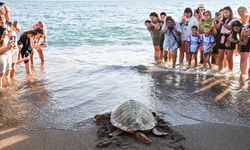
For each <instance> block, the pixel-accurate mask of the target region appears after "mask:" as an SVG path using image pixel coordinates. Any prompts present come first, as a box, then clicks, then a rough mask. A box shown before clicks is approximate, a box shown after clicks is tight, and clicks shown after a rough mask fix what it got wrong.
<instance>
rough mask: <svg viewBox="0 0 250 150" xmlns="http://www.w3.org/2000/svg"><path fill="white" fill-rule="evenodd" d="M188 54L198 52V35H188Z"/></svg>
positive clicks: (199, 40) (199, 41) (199, 39)
mask: <svg viewBox="0 0 250 150" xmlns="http://www.w3.org/2000/svg"><path fill="white" fill-rule="evenodd" d="M188 42H189V48H190V52H192V53H194V52H197V51H198V48H199V45H200V43H201V38H200V36H199V35H196V36H195V35H190V36H189V38H188Z"/></svg>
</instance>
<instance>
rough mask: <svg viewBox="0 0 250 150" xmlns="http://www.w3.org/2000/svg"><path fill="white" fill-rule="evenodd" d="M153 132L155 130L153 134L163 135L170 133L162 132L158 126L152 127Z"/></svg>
mask: <svg viewBox="0 0 250 150" xmlns="http://www.w3.org/2000/svg"><path fill="white" fill-rule="evenodd" d="M152 132H153V134H154V135H158V136H163V135H165V136H166V135H168V134H169V133H166V132H161V131H159V130H158V129H156V128H153V129H152Z"/></svg>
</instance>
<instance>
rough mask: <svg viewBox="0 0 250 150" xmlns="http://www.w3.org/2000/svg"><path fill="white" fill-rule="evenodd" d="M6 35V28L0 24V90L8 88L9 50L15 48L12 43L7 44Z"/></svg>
mask: <svg viewBox="0 0 250 150" xmlns="http://www.w3.org/2000/svg"><path fill="white" fill-rule="evenodd" d="M7 34H8V33H7V30H6V28H3V27H2V23H0V88H2V87H7V86H8V74H9V71H10V68H11V62H10V59H9V56H10V55H9V54H11V51H10V49H12V48H13V47H15V46H16V45H15V44H14V43H8V41H7V40H6V39H7V38H6V37H7Z"/></svg>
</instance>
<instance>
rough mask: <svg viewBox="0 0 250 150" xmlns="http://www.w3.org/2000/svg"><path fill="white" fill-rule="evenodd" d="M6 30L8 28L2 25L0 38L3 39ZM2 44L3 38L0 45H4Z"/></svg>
mask: <svg viewBox="0 0 250 150" xmlns="http://www.w3.org/2000/svg"><path fill="white" fill-rule="evenodd" d="M5 30H6V28H3V27H0V39H2V36H3V34H4V32H5ZM2 45H3V40H2V41H0V47H2Z"/></svg>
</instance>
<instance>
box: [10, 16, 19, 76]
mask: <svg viewBox="0 0 250 150" xmlns="http://www.w3.org/2000/svg"><path fill="white" fill-rule="evenodd" d="M11 28H12V35H11V37H10V40H13V41H14V42H15V45H18V41H17V32H19V31H20V30H21V27H20V25H18V24H17V22H16V21H14V23H13V25H12V27H11ZM11 52H12V65H11V71H10V78H14V76H15V72H16V63H17V61H18V54H19V50H18V47H14V48H13V49H11Z"/></svg>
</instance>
